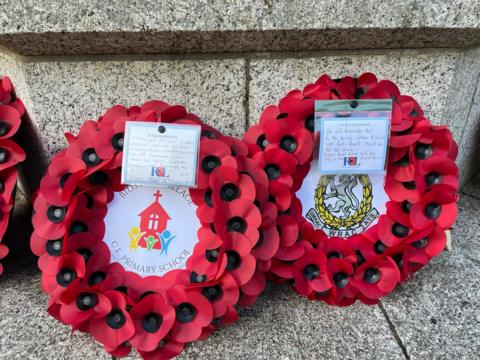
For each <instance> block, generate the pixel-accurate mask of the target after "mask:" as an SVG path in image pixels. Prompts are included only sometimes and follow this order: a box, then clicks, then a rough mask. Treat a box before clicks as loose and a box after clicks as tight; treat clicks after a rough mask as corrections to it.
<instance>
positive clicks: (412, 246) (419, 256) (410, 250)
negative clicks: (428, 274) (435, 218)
mask: <svg viewBox="0 0 480 360" xmlns="http://www.w3.org/2000/svg"><path fill="white" fill-rule="evenodd" d="M446 244H447V235H446V234H445V230H443V229H441V228H439V227H435V228H433V230H432V229H431V228H426V229H424V230H421V231H419V232H418V233H416V234H415V236H414V237H412V238H411V239H410V240H409V246H408V247H407V249H406V251H405V257H406V258H407V259H408V261H409V262H413V263H418V264H423V265H426V264H427V263H428V262H429V261H430V259H431V258H433V257H435V256H437V255H439V254H440V253H441V252H442V251H443V250H444V249H445V246H446Z"/></svg>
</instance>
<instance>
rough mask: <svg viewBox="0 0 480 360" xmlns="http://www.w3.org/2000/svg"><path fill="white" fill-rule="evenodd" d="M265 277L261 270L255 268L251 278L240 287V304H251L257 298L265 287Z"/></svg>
mask: <svg viewBox="0 0 480 360" xmlns="http://www.w3.org/2000/svg"><path fill="white" fill-rule="evenodd" d="M265 285H266V278H265V272H264V271H263V270H259V269H258V267H257V270H256V271H255V273H254V274H253V276H252V278H251V279H250V280H249V281H248V282H247V283H246V284H243V285H242V286H241V287H240V289H241V291H242V298H241V300H240V301H239V304H241V305H240V306H251V305H253V304H254V303H255V301H256V300H257V299H258V297H259V296H260V294H261V293H262V291H263V290H264V289H265Z"/></svg>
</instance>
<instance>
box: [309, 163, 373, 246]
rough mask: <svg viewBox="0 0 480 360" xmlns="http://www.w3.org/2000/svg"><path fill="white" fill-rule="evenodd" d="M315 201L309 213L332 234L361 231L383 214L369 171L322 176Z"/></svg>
mask: <svg viewBox="0 0 480 360" xmlns="http://www.w3.org/2000/svg"><path fill="white" fill-rule="evenodd" d="M355 160H356V159H355ZM314 204H315V206H314V207H313V208H311V209H310V210H309V211H308V212H307V214H306V217H307V219H309V220H310V221H311V222H312V223H313V225H314V226H315V227H316V228H317V229H322V230H323V231H324V232H325V233H326V234H327V235H328V236H340V237H348V236H351V235H354V234H360V233H362V232H363V231H365V230H366V229H367V228H368V227H369V226H370V224H371V223H372V222H373V221H375V220H376V219H377V218H378V217H379V212H378V210H377V209H376V208H375V207H374V206H373V194H372V183H371V181H370V177H369V176H368V175H347V174H342V175H324V176H321V177H320V180H319V183H318V186H317V188H316V190H315V194H314Z"/></svg>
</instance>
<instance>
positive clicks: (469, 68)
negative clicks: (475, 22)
mask: <svg viewBox="0 0 480 360" xmlns="http://www.w3.org/2000/svg"><path fill="white" fill-rule="evenodd" d="M459 72H461V73H463V74H464V76H462V77H463V81H461V82H462V83H463V87H464V88H467V89H468V90H467V91H468V93H467V92H465V91H462V92H459V94H461V95H460V96H461V97H462V98H463V99H460V98H459V99H458V101H455V100H453V99H452V100H453V101H452V104H457V106H461V105H460V104H466V103H468V104H469V107H468V112H467V113H466V115H465V116H466V119H467V121H466V125H465V128H464V129H463V133H462V137H461V139H460V143H459V148H458V163H459V164H463V166H462V167H461V168H460V171H462V172H463V177H462V178H463V181H462V183H461V185H464V184H465V183H466V182H467V181H468V180H470V179H471V178H472V177H473V176H474V175H475V174H477V173H478V172H479V170H480V161H478V151H479V150H480V146H479V145H480V48H479V49H472V50H470V51H468V52H467V53H466V54H465V60H464V62H463V64H462V70H461V71H459ZM475 80H476V81H475ZM472 84H473V85H474V86H472ZM468 94H470V96H469V95H468ZM464 113H465V110H464V108H462V109H459V110H458V111H457V112H454V113H453V114H452V118H453V117H455V116H459V115H460V116H464V115H463V114H464Z"/></svg>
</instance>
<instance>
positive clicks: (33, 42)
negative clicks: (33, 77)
mask: <svg viewBox="0 0 480 360" xmlns="http://www.w3.org/2000/svg"><path fill="white" fill-rule="evenodd" d="M1 6H2V13H1V14H0V44H2V45H3V46H6V47H8V48H10V49H11V50H13V51H16V52H19V53H22V54H37V55H38V54H65V53H91V54H98V53H157V52H164V53H165V52H185V51H191V52H201V51H207V52H212V51H215V52H218V51H292V50H318V49H326V48H328V49H361V48H382V47H383V48H395V47H396V48H398V47H403V48H406V47H462V46H469V45H473V44H476V43H478V42H479V41H478V35H479V33H480V25H479V24H480V23H479V21H478V20H479V18H480V5H479V4H478V2H477V1H475V0H461V1H457V2H456V3H455V4H450V3H445V2H441V1H428V0H408V1H402V2H398V1H395V0H388V1H383V2H378V1H375V0H367V1H358V0H355V1H349V2H341V1H334V2H332V1H328V0H321V1H315V0H298V1H289V0H264V1H253V0H242V1H238V0H235V1H234V0H229V1H223V0H214V1H207V0H202V1H189V0H181V1H153V0H149V1H138V0H137V1H129V2H125V3H122V6H118V4H117V2H115V1H113V0H107V1H87V0H82V1H75V2H67V3H65V2H60V1H49V0H41V1H38V0H37V1H34V0H28V1H21V2H19V1H15V0H3V1H2V3H1Z"/></svg>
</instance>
